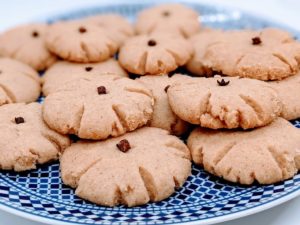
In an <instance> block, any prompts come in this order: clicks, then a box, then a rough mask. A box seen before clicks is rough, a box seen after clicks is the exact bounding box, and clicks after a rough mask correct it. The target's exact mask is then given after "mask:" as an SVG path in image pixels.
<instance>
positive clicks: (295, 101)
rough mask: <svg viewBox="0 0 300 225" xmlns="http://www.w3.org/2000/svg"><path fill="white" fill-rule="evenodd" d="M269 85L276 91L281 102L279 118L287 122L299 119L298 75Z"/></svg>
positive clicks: (299, 95)
mask: <svg viewBox="0 0 300 225" xmlns="http://www.w3.org/2000/svg"><path fill="white" fill-rule="evenodd" d="M269 84H270V85H271V87H273V88H274V89H275V90H276V91H277V94H278V97H279V99H280V101H281V102H282V112H281V114H280V116H281V117H283V118H285V119H287V120H293V119H298V118H300V73H298V74H296V75H295V76H291V77H288V78H285V79H284V80H281V81H272V82H269Z"/></svg>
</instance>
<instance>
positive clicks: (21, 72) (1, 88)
mask: <svg viewBox="0 0 300 225" xmlns="http://www.w3.org/2000/svg"><path fill="white" fill-rule="evenodd" d="M40 92H41V85H40V78H39V75H38V74H37V72H36V71H35V70H34V69H32V68H31V67H30V66H28V65H26V64H24V63H22V62H20V61H17V60H14V59H10V58H0V105H3V104H7V103H17V102H26V103H29V102H34V101H36V100H37V99H38V97H39V95H40Z"/></svg>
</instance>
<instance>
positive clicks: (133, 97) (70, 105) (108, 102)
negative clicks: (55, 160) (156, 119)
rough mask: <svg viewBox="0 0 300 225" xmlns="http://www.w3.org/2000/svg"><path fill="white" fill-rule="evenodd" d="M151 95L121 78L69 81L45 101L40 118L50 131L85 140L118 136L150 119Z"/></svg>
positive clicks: (104, 76) (90, 77) (107, 76)
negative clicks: (72, 135) (74, 135)
mask: <svg viewBox="0 0 300 225" xmlns="http://www.w3.org/2000/svg"><path fill="white" fill-rule="evenodd" d="M153 105H154V100H153V97H152V94H151V91H150V90H148V89H147V88H146V87H145V86H143V85H142V84H141V83H139V82H137V81H134V80H131V79H129V78H125V77H119V76H113V75H103V76H89V77H86V78H80V79H76V80H72V81H70V82H68V83H66V84H64V85H62V86H60V87H59V88H58V89H57V91H56V92H53V93H51V94H50V95H48V96H47V97H46V98H45V102H44V108H43V116H44V119H45V121H46V123H47V124H48V125H49V127H51V128H52V129H54V130H56V131H58V132H60V133H62V134H76V135H77V136H79V137H80V138H85V139H106V138H107V137H109V136H113V137H115V136H120V135H122V134H124V133H126V132H128V131H132V130H135V129H137V128H138V127H141V126H143V125H145V124H146V123H147V122H148V121H149V120H150V119H151V116H152V113H153Z"/></svg>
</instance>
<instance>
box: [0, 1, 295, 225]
mask: <svg viewBox="0 0 300 225" xmlns="http://www.w3.org/2000/svg"><path fill="white" fill-rule="evenodd" d="M129 1H130V0H127V1H126V2H129ZM106 2H110V3H111V4H114V3H118V2H122V1H119V0H118V1H116V0H98V1H97V0H26V1H24V0H6V1H5V0H0V30H1V31H2V30H5V29H7V28H9V27H11V26H13V25H16V24H19V23H25V22H30V21H33V20H35V19H38V18H41V17H45V16H48V15H49V16H51V15H55V14H57V13H63V12H66V11H68V10H72V9H78V8H82V7H87V6H94V5H101V4H105V3H106ZM123 2H125V1H123ZM198 2H205V3H209V4H215V5H217V4H218V5H220V4H222V5H227V6H233V7H235V8H239V9H243V10H246V11H248V12H251V13H253V14H257V15H260V16H262V17H267V18H270V19H272V20H273V21H276V22H281V23H282V24H286V25H289V26H290V27H293V28H295V29H297V30H300V22H299V21H300V13H299V12H300V0H252V1H242V0H227V1H222V0H198ZM299 212H300V198H299V197H298V198H296V199H293V200H291V201H289V202H287V203H284V204H282V205H280V206H277V207H275V208H272V209H269V210H266V211H264V212H261V213H257V214H255V215H251V216H247V217H244V218H241V219H237V220H234V221H229V222H224V223H221V224H220V225H250V224H251V225H252V224H257V225H299V224H300V217H299ZM0 225H43V224H42V223H37V222H33V221H30V220H26V219H23V218H20V217H17V216H14V215H11V214H8V213H6V212H2V211H0Z"/></svg>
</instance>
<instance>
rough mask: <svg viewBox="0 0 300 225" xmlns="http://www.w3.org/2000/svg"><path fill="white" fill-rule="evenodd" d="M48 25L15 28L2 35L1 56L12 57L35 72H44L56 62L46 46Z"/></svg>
mask: <svg viewBox="0 0 300 225" xmlns="http://www.w3.org/2000/svg"><path fill="white" fill-rule="evenodd" d="M47 29H48V25H46V24H28V25H22V26H18V27H15V28H13V29H10V30H8V31H6V32H4V33H3V34H1V35H0V56H4V57H11V58H14V59H17V60H19V61H21V62H23V63H26V64H28V65H29V66H31V67H32V68H34V69H35V70H38V71H40V70H44V69H46V68H48V67H49V66H50V65H52V64H53V63H54V62H55V61H56V57H55V56H54V55H53V54H51V53H50V52H49V51H48V50H47V48H46V45H45V35H46V31H47Z"/></svg>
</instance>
